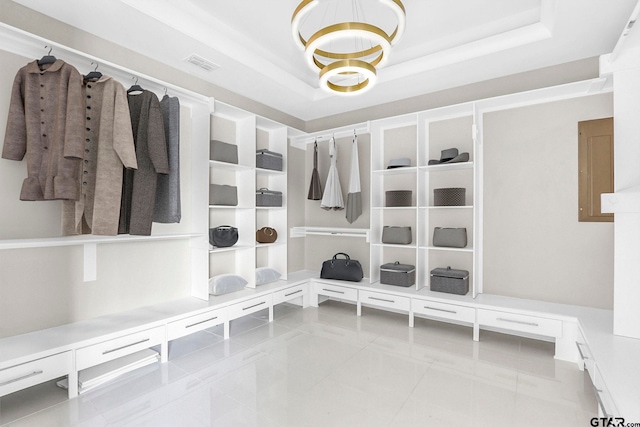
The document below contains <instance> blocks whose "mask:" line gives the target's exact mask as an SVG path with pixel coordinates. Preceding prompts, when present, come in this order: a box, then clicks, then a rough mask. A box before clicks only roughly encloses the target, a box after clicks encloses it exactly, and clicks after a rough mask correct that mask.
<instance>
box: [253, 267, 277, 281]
mask: <svg viewBox="0 0 640 427" xmlns="http://www.w3.org/2000/svg"><path fill="white" fill-rule="evenodd" d="M280 276H281V274H280V273H278V272H277V271H276V270H274V269H273V268H269V267H258V268H256V285H264V284H265V283H271V282H275V281H276V280H278V279H279V278H280Z"/></svg>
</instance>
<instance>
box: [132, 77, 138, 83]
mask: <svg viewBox="0 0 640 427" xmlns="http://www.w3.org/2000/svg"><path fill="white" fill-rule="evenodd" d="M131 78H132V79H133V84H134V85H137V84H138V76H133V77H131Z"/></svg>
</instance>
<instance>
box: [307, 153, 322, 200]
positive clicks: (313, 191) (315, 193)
mask: <svg viewBox="0 0 640 427" xmlns="http://www.w3.org/2000/svg"><path fill="white" fill-rule="evenodd" d="M307 199H309V200H322V184H321V183H320V174H319V173H318V141H316V142H314V143H313V172H311V182H310V183H309V194H307Z"/></svg>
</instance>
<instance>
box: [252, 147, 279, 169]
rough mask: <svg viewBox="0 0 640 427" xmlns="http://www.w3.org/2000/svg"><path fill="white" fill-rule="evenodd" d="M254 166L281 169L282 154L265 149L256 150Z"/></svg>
mask: <svg viewBox="0 0 640 427" xmlns="http://www.w3.org/2000/svg"><path fill="white" fill-rule="evenodd" d="M256 167H257V168H261V169H271V170H274V171H282V154H280V153H276V152H273V151H269V150H267V149H263V150H258V151H256Z"/></svg>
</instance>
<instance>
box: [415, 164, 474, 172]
mask: <svg viewBox="0 0 640 427" xmlns="http://www.w3.org/2000/svg"><path fill="white" fill-rule="evenodd" d="M460 169H473V162H463V163H446V164H443V165H431V166H420V170H426V171H429V172H440V171H452V170H460Z"/></svg>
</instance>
